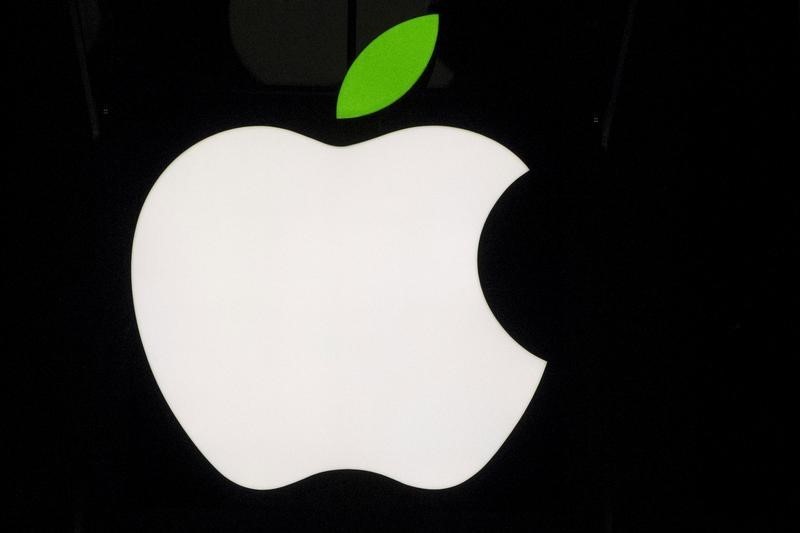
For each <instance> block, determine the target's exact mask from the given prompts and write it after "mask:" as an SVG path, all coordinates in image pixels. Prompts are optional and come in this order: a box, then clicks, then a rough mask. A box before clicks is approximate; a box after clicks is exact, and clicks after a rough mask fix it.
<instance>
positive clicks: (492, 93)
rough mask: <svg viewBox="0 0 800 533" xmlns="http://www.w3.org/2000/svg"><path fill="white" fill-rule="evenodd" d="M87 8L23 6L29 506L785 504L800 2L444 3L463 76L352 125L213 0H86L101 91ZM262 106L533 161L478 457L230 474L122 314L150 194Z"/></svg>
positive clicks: (397, 518)
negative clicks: (495, 427) (424, 476)
mask: <svg viewBox="0 0 800 533" xmlns="http://www.w3.org/2000/svg"><path fill="white" fill-rule="evenodd" d="M361 1H366V0H361ZM83 4H84V3H81V2H77V3H72V4H71V3H69V2H58V1H54V2H48V3H42V4H41V5H36V4H35V3H31V4H30V5H27V6H26V8H29V9H28V12H26V13H21V16H20V17H11V18H10V19H9V20H11V21H12V22H8V24H9V25H13V26H14V27H13V28H12V29H15V30H19V31H15V32H13V35H14V37H13V38H12V42H11V44H10V48H9V50H10V55H11V57H12V67H15V68H14V69H13V70H12V71H11V74H10V75H9V78H8V80H7V84H8V85H9V86H10V87H11V88H12V89H14V90H15V91H14V94H13V96H11V97H9V99H8V100H7V107H8V108H9V109H10V111H11V114H10V116H11V118H10V122H9V124H8V131H9V132H11V138H12V139H11V143H10V144H8V145H7V146H8V148H9V153H8V155H7V161H8V163H9V168H10V171H9V173H8V175H9V177H8V178H7V184H6V185H7V187H8V189H9V194H8V195H5V196H6V200H7V201H6V209H5V215H6V217H7V223H6V224H5V226H6V228H7V229H8V234H9V236H8V238H7V239H5V241H6V247H5V248H6V250H5V252H6V253H5V254H4V256H5V259H6V263H7V266H10V267H11V270H12V274H9V275H7V277H6V280H5V281H6V288H5V289H4V293H5V294H7V295H11V296H14V297H15V298H14V300H13V302H12V301H10V300H9V304H8V306H7V309H8V310H9V311H10V314H11V315H13V320H12V321H11V322H10V323H9V326H10V330H11V331H10V332H9V333H8V334H7V335H5V336H4V337H6V339H7V344H8V349H7V350H4V351H5V352H6V353H7V354H8V359H9V360H10V361H11V368H12V369H13V371H14V372H13V373H12V374H11V376H10V377H11V378H12V380H13V382H14V385H16V386H15V387H11V388H10V389H9V390H10V392H11V397H12V401H11V402H10V403H9V404H8V405H9V406H10V407H11V416H10V417H9V418H8V420H7V426H6V427H7V429H8V432H7V434H6V437H7V438H6V440H7V441H8V442H9V443H10V444H11V445H12V451H11V452H10V455H9V456H8V461H9V466H11V467H12V468H11V469H10V473H9V476H8V479H7V483H8V484H11V485H13V488H14V491H15V493H16V496H17V498H16V500H15V502H14V503H13V511H14V512H13V518H14V520H15V521H16V522H17V523H18V525H15V526H14V527H13V528H12V530H15V531H16V530H19V531H26V530H33V531H39V530H42V531H127V530H131V531H262V530H263V531H267V530H302V529H331V530H342V531H350V530H362V529H364V530H372V531H376V530H394V529H399V530H432V531H444V530H453V531H460V530H477V531H506V530H513V531H553V532H555V531H558V532H567V531H575V532H583V531H587V532H589V531H599V532H600V531H601V532H640V531H644V532H646V531H695V530H698V531H787V530H789V525H788V524H789V519H790V518H791V517H790V514H789V507H790V505H789V504H790V503H791V502H795V501H796V499H795V498H794V493H795V492H796V489H795V488H794V487H793V486H792V485H791V484H790V485H788V486H784V482H787V481H788V482H790V483H794V484H796V480H797V478H796V477H795V476H794V474H793V472H792V471H791V468H790V463H791V461H790V457H791V451H792V447H791V445H790V443H789V438H788V434H789V429H790V428H791V427H793V426H794V425H796V415H794V416H792V412H793V408H792V405H793V403H792V394H791V393H792V392H793V391H792V390H791V385H792V383H793V381H794V380H793V377H792V376H793V374H791V373H790V372H789V368H790V364H791V362H792V359H794V358H795V356H796V352H797V350H796V342H794V341H795V340H796V333H795V332H794V331H792V326H793V325H794V322H795V318H796V311H795V310H794V309H792V306H793V305H794V306H795V307H796V291H795V289H796V281H795V277H796V276H795V275H794V269H793V260H794V259H795V255H796V247H795V245H794V235H793V234H794V232H795V228H796V219H797V201H796V196H795V195H794V194H793V193H792V191H793V188H794V187H793V185H794V182H795V181H796V180H797V178H798V177H799V176H800V172H798V169H797V153H798V146H800V142H798V141H799V140H800V139H799V138H798V130H797V127H798V102H797V101H798V95H800V87H798V65H799V64H800V61H798V59H800V54H799V53H798V23H799V22H800V20H799V19H798V14H799V12H798V5H797V3H796V2H783V3H780V2H775V3H770V5H767V4H768V3H766V2H756V1H754V2H742V3H735V5H725V4H720V3H718V2H701V1H692V2H690V1H685V2H684V1H678V2H645V1H642V2H638V3H629V2H595V3H593V4H592V6H591V7H589V8H587V7H586V6H583V5H582V4H579V3H577V2H565V1H555V0H552V1H542V2H524V3H523V2H468V1H463V0H462V1H455V0H443V1H440V2H434V5H433V6H432V8H431V11H432V12H437V13H440V15H441V28H440V38H439V43H438V45H437V51H436V54H437V57H438V58H439V59H441V60H443V61H445V62H446V63H447V65H448V66H449V67H450V68H451V69H452V70H453V72H454V74H455V76H454V79H453V83H452V84H451V85H450V86H449V87H447V88H443V89H428V88H425V87H424V80H423V83H421V84H420V85H419V86H418V87H417V88H416V89H414V90H413V91H412V92H411V93H409V94H408V95H407V96H406V97H404V98H403V99H402V100H401V101H400V102H398V103H397V104H395V105H394V106H392V107H390V108H388V109H386V110H384V111H382V112H379V113H377V114H375V115H372V116H370V117H366V118H363V119H358V120H352V121H345V122H342V121H336V119H335V118H334V109H335V101H336V89H337V88H336V87H328V88H326V87H317V88H288V87H267V86H265V85H263V84H261V83H260V82H257V81H255V79H254V78H253V77H252V76H250V74H249V73H248V72H247V71H246V70H245V68H244V67H243V66H242V65H241V63H240V62H239V61H238V59H237V57H236V54H235V52H234V50H233V47H232V45H231V44H230V35H229V29H228V23H227V9H228V7H227V2H225V1H215V2H187V1H176V2H155V1H140V2H122V1H120V0H105V1H99V2H98V3H97V5H98V6H99V14H100V18H99V19H98V20H99V21H100V22H99V23H98V24H97V25H96V27H95V28H94V30H92V32H94V33H92V32H90V31H88V30H87V28H86V24H87V22H86V19H85V17H86V16H87V15H86V14H85V13H84V15H83V16H84V19H83V24H84V26H83V27H82V33H83V36H82V39H83V42H84V43H88V45H87V52H86V57H87V61H88V62H87V73H88V80H87V81H88V86H89V87H90V88H91V91H92V101H91V103H90V104H87V100H86V94H85V88H86V86H87V85H86V84H85V83H84V81H83V80H82V78H81V69H80V62H79V59H80V54H79V52H78V50H79V49H78V48H76V41H75V26H74V24H73V19H72V17H71V11H70V9H71V6H75V5H77V6H81V5H83ZM527 4H531V5H527ZM632 7H635V9H634V10H633V14H634V16H633V17H632V25H631V26H630V35H629V36H630V41H629V47H628V49H627V53H626V54H623V55H624V59H625V61H624V70H622V71H621V76H620V77H619V78H618V81H619V85H618V92H617V93H616V97H615V98H612V94H613V93H614V91H613V87H614V83H615V82H614V80H615V73H616V72H617V70H618V67H619V63H620V62H619V58H620V49H621V44H622V42H623V35H624V33H625V27H626V20H627V19H628V17H629V13H630V11H631V8H632ZM30 8H32V9H30ZM79 27H80V25H79ZM95 30H96V31H95ZM320 46H324V43H320ZM16 67H21V68H19V69H17V68H16ZM309 68H313V65H310V66H309ZM612 100H614V102H615V103H614V104H612V105H609V104H610V102H611V101H612ZM90 109H91V110H93V112H94V113H96V115H97V120H96V122H95V123H94V127H95V129H96V132H97V135H93V134H92V122H91V121H90V114H91V113H90ZM254 124H265V125H273V126H278V127H283V128H288V129H292V130H295V131H299V132H301V133H303V134H305V135H308V136H310V137H313V138H317V139H319V140H322V141H324V142H328V143H331V144H340V145H344V144H351V143H354V142H359V141H362V140H365V139H369V138H372V137H375V136H378V135H380V134H383V133H386V132H389V131H393V130H396V129H399V128H403V127H409V126H415V125H421V124H444V125H451V126H458V127H462V128H467V129H471V130H473V131H476V132H479V133H482V134H484V135H487V136H489V137H491V138H493V139H495V140H497V141H498V142H500V143H502V144H504V145H506V146H507V147H509V148H510V149H511V150H512V151H514V152H515V153H516V154H518V155H519V156H520V157H521V158H522V159H523V160H524V161H525V162H526V163H527V165H528V166H529V167H530V168H531V172H530V173H529V174H528V175H526V176H525V177H523V178H522V179H521V180H519V181H518V182H516V183H515V184H514V185H513V186H512V187H511V188H510V189H509V190H508V191H507V192H506V194H505V195H504V196H503V197H502V198H501V199H500V200H499V201H498V204H497V205H496V207H495V209H494V211H493V212H492V214H491V215H490V217H489V220H488V221H487V224H486V227H485V229H484V233H483V235H482V240H481V248H480V254H479V268H480V273H481V279H482V282H483V284H484V288H485V292H486V296H487V299H488V300H489V302H490V305H491V306H492V309H493V311H494V312H495V314H496V315H497V317H498V319H499V320H500V321H501V323H502V324H503V326H504V327H505V328H506V329H507V330H508V331H509V333H511V334H512V335H513V336H514V337H515V338H516V339H517V340H518V341H519V342H521V343H522V344H523V345H524V346H526V347H527V348H529V349H530V350H531V351H533V352H535V353H537V354H538V355H540V356H541V357H543V358H545V359H547V360H548V361H549V364H548V367H547V370H546V373H545V376H544V378H543V380H542V383H541V385H540V387H539V389H538V390H537V392H536V396H535V398H534V401H533V402H532V404H531V406H530V407H529V408H528V410H527V411H526V413H525V415H524V416H523V418H522V420H521V421H520V423H519V425H518V426H517V428H516V429H515V430H514V432H513V433H512V435H511V436H510V438H509V439H508V441H507V442H506V444H505V445H504V446H503V447H502V449H501V450H500V451H499V453H498V454H497V455H496V456H495V457H494V458H493V459H492V461H491V462H490V463H489V465H488V466H487V467H486V468H484V469H483V470H482V471H481V472H480V473H479V474H477V475H476V476H475V477H474V478H472V479H470V480H469V481H467V482H466V483H464V484H462V485H459V486H457V487H455V488H452V489H448V490H444V491H425V490H419V489H414V488H411V487H408V486H404V485H401V484H399V483H397V482H395V481H393V480H391V479H387V478H385V477H381V476H378V475H375V474H371V473H366V472H357V471H336V472H326V473H322V474H318V475H316V476H313V477H311V478H309V479H306V480H303V481H301V482H298V483H296V484H293V485H290V486H288V487H285V488H281V489H278V490H274V491H266V492H259V491H251V490H247V489H243V488H241V487H238V486H235V485H233V484H232V483H230V482H229V481H227V480H225V479H224V478H223V477H222V476H221V475H219V474H218V473H217V472H216V471H215V470H214V469H213V468H211V467H210V466H209V464H208V463H207V462H206V461H205V459H204V458H203V457H202V456H201V455H200V454H199V452H198V451H197V450H196V449H195V448H194V446H193V445H192V443H191V442H190V441H189V439H188V437H187V436H186V435H185V434H184V433H183V431H182V430H181V428H180V426H179V425H178V424H177V422H176V421H175V419H174V417H173V415H172V414H171V412H170V411H169V409H168V407H167V406H166V404H165V403H164V401H163V398H162V396H161V395H160V393H159V391H158V388H157V386H156V384H155V381H154V380H153V376H152V374H151V373H150V369H149V367H148V365H147V361H146V358H145V356H144V353H143V350H142V347H141V344H140V341H139V337H138V333H137V330H136V325H135V321H134V318H133V309H132V303H131V295H130V278H129V261H130V246H131V239H132V236H133V230H134V227H135V223H136V218H137V215H138V211H139V209H140V207H141V205H142V202H143V201H144V198H145V196H146V194H147V192H148V190H149V188H150V187H151V186H152V184H153V182H154V181H155V180H156V178H157V177H158V175H159V174H160V172H161V171H162V170H163V169H164V168H165V166H166V165H167V164H168V163H169V162H170V161H171V160H172V159H173V158H174V157H176V156H177V155H178V154H180V153H181V152H182V151H183V150H185V149H186V148H187V147H189V146H190V145H192V144H193V143H195V142H197V141H199V140H201V139H203V138H204V137H207V136H208V135H210V134H213V133H215V132H219V131H222V130H225V129H228V128H232V127H237V126H244V125H254ZM603 139H605V140H606V142H605V143H604V142H603ZM324 445H325V444H324V443H320V446H324ZM13 467H18V468H13ZM17 470H19V471H18V472H17Z"/></svg>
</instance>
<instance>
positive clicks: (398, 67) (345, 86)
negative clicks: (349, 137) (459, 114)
mask: <svg viewBox="0 0 800 533" xmlns="http://www.w3.org/2000/svg"><path fill="white" fill-rule="evenodd" d="M438 33H439V15H424V16H422V17H417V18H413V19H411V20H407V21H405V22H401V23H400V24H398V25H397V26H394V27H392V28H389V29H388V30H386V31H385V32H383V33H382V34H380V35H379V36H378V37H376V38H375V40H374V41H372V42H371V43H369V45H367V47H366V48H364V50H363V51H362V52H361V53H360V54H359V55H358V57H357V58H356V60H355V61H354V62H353V64H352V65H350V69H349V70H348V71H347V74H346V75H345V77H344V81H343V82H342V87H341V89H339V99H338V101H337V102H336V118H356V117H361V116H364V115H369V114H370V113H374V112H376V111H379V110H381V109H383V108H384V107H386V106H388V105H390V104H393V103H394V102H396V101H397V100H398V99H399V98H400V97H401V96H403V95H404V94H406V93H407V92H408V91H409V89H411V87H413V86H414V84H415V83H416V82H417V80H418V79H419V77H420V76H422V73H423V72H424V71H425V67H427V66H428V62H429V61H430V60H431V56H432V55H433V48H434V46H435V45H436V36H437V34H438Z"/></svg>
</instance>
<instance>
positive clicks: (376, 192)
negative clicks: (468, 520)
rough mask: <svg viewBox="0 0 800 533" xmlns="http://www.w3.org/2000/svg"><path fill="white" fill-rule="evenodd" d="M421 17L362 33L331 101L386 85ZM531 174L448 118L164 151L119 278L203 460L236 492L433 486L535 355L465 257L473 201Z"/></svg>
mask: <svg viewBox="0 0 800 533" xmlns="http://www.w3.org/2000/svg"><path fill="white" fill-rule="evenodd" d="M437 28H438V20H437V17H436V15H427V16H423V17H419V18H416V19H412V20H410V21H407V22H404V23H401V24H400V25H398V26H395V27H394V28H392V29H390V30H388V31H387V32H386V33H384V34H382V35H381V36H379V37H378V38H377V39H376V40H375V41H373V42H372V43H371V44H370V45H369V46H368V47H367V48H366V49H365V50H364V51H363V52H362V53H361V55H359V57H358V58H357V59H356V61H355V63H354V64H353V65H352V67H351V69H350V71H348V74H347V75H346V77H345V80H344V82H343V85H342V89H341V91H340V96H339V104H338V106H337V114H338V115H339V116H340V117H342V118H350V117H355V116H360V115H363V114H367V113H370V112H373V111H375V110H377V109H380V108H381V107H385V106H386V105H388V104H390V103H391V102H393V101H394V100H396V99H397V98H399V97H400V96H402V94H403V93H404V92H405V91H407V90H408V89H409V88H410V87H411V86H412V85H413V84H414V82H415V81H416V79H417V78H419V76H420V75H421V74H422V72H423V70H424V69H425V65H426V64H427V63H428V61H429V60H430V57H431V54H432V50H433V47H434V43H435V41H436V33H437ZM409 50H411V52H410V53H409V52H408V51H409ZM403 54H407V55H405V56H404V55H403ZM398 56H401V57H400V58H399V59H398ZM391 62H394V64H395V65H396V67H395V68H394V69H393V70H392V72H393V73H394V75H393V76H391V79H388V80H387V79H386V78H385V77H381V76H378V77H377V78H376V77H375V72H379V73H380V72H383V73H384V74H385V72H386V69H387V68H390V67H387V66H386V63H391ZM382 63H383V64H382ZM398 64H399V65H400V67H399V68H398V67H397V65H398ZM382 69H383V70H382ZM369 87H372V88H373V89H374V88H375V87H378V89H377V90H374V91H372V92H370V90H369ZM526 171H527V167H526V166H525V164H524V163H523V162H522V161H521V160H520V159H519V158H518V157H517V156H515V155H514V154H513V153H512V152H510V151H509V150H508V149H506V148H505V147H503V146H502V145H500V144H498V143H497V142H495V141H493V140H491V139H489V138H487V137H484V136H482V135H479V134H477V133H473V132H470V131H466V130H462V129H457V128H451V127H445V126H425V127H415V128H408V129H403V130H399V131H395V132H393V133H389V134H387V135H384V136H382V137H378V138H375V139H372V140H369V141H366V142H363V143H360V144H355V145H351V146H344V147H337V146H330V145H327V144H323V143H321V142H318V141H316V140H313V139H310V138H308V137H305V136H303V135H300V134H298V133H294V132H291V131H288V130H284V129H279V128H274V127H268V126H256V127H245V128H237V129H233V130H228V131H224V132H222V133H219V134H216V135H213V136H211V137H209V138H207V139H205V140H202V141H201V142H199V143H197V144H195V145H194V146H192V147H190V148H189V149H188V150H186V151H185V152H184V153H183V154H181V155H180V156H179V157H178V158H177V159H176V160H175V161H173V162H172V163H171V164H170V165H169V166H168V167H167V168H166V170H164V172H163V173H162V174H161V176H160V177H159V178H158V180H157V182H156V183H155V185H154V186H153V188H152V190H151V191H150V193H149V195H148V196H147V199H146V201H145V203H144V205H143V207H142V210H141V213H140V215H139V219H138V222H137V225H136V231H135V235H134V240H133V250H132V264H131V279H132V290H133V298H134V307H135V314H136V320H137V323H138V328H139V332H140V335H141V339H142V344H143V346H144V349H145V353H146V355H147V359H148V362H149V364H150V367H151V368H152V371H153V374H154V376H155V379H156V381H157V383H158V386H159V388H160V389H161V391H162V393H163V395H164V398H165V399H166V401H167V403H168V404H169V406H170V408H171V409H172V411H173V413H174V414H175V416H176V418H177V419H178V421H179V422H180V424H181V426H182V427H183V428H184V430H185V431H186V433H187V434H188V435H189V437H190V438H191V440H192V441H193V442H194V444H195V445H196V446H197V448H198V449H199V450H200V451H201V452H202V454H203V455H204V456H205V457H206V458H207V459H208V461H209V462H210V463H211V464H212V465H213V466H214V467H215V468H216V469H217V470H218V471H219V472H220V473H221V474H222V475H224V476H225V477H226V478H228V479H230V480H231V481H233V482H235V483H237V484H239V485H242V486H244V487H249V488H253V489H273V488H277V487H281V486H284V485H287V484H290V483H293V482H295V481H298V480H300V479H303V478H305V477H308V476H310V475H313V474H315V473H319V472H323V471H328V470H335V469H360V470H368V471H372V472H376V473H379V474H383V475H386V476H388V477H391V478H393V479H395V480H397V481H400V482H402V483H405V484H408V485H411V486H415V487H421V488H428V489H441V488H447V487H451V486H454V485H457V484H459V483H461V482H463V481H465V480H467V479H468V478H470V477H471V476H473V475H474V474H475V473H477V472H478V471H479V470H480V469H481V468H482V467H483V466H484V465H486V463H487V462H488V461H489V460H490V459H491V458H492V456H494V454H495V453H496V452H497V450H498V449H499V448H500V446H501V445H502V444H503V442H504V441H505V440H506V438H507V437H508V435H509V434H510V433H511V431H512V429H513V428H514V427H515V426H516V424H517V422H518V421H519V419H520V417H521V415H522V413H523V411H524V410H525V409H526V407H527V406H528V404H529V403H530V401H531V398H532V397H533V393H534V391H535V390H536V387H537V385H538V383H539V380H540V378H541V376H542V373H543V371H544V368H545V362H544V361H543V360H541V359H539V358H537V357H535V356H533V355H532V354H530V353H529V352H527V351H526V350H525V349H524V348H522V347H521V346H520V345H518V344H517V343H516V342H515V341H514V340H513V339H512V338H511V337H510V336H509V335H508V334H507V333H506V332H505V331H504V330H503V328H502V327H501V325H500V324H499V323H498V322H497V320H496V319H495V318H494V316H493V314H492V312H491V310H490V308H489V306H488V304H487V303H486V300H485V299H484V297H483V292H482V289H481V285H480V280H479V278H478V268H477V251H478V241H479V238H480V235H481V231H482V229H483V225H484V222H485V220H486V218H487V216H488V214H489V212H490V210H491V209H492V207H493V205H494V204H495V202H496V201H497V199H498V198H499V197H500V196H501V194H502V193H503V192H504V191H505V189H506V188H507V187H508V186H509V185H510V184H511V183H512V182H514V181H515V180H516V179H517V178H518V177H520V176H521V175H522V174H524V173H525V172H526Z"/></svg>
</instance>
